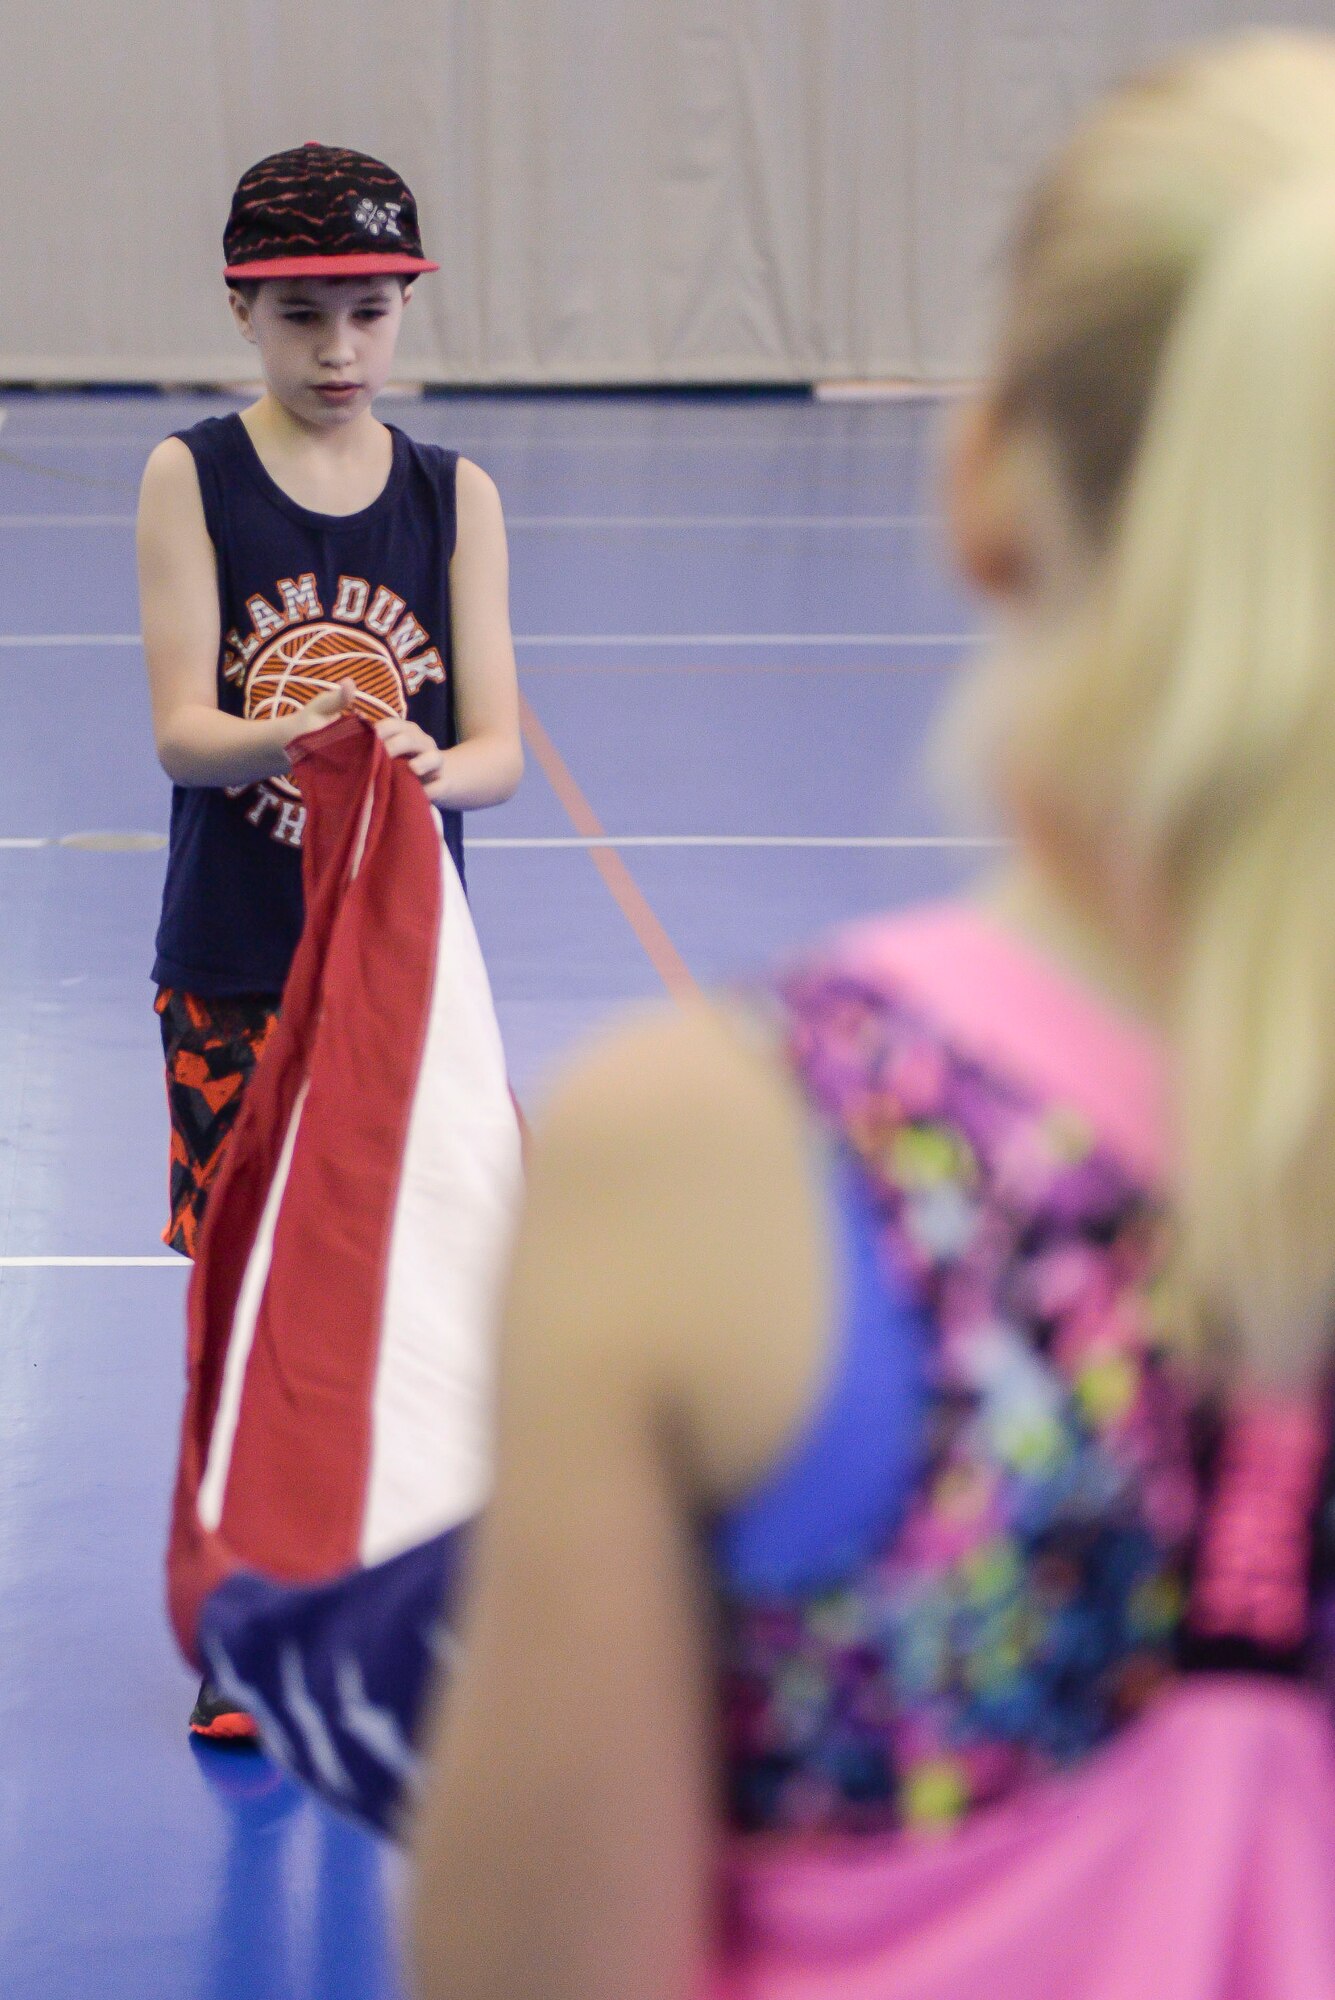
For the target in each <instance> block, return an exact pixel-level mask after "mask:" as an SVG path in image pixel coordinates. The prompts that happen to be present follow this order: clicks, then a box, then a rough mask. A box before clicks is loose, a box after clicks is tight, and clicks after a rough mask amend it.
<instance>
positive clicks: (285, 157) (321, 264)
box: [223, 140, 440, 279]
mask: <svg viewBox="0 0 1335 2000" xmlns="http://www.w3.org/2000/svg"><path fill="white" fill-rule="evenodd" d="M223 254H224V257H225V259H226V269H225V270H224V272H223V276H224V277H226V278H243V279H244V278H252V279H253V278H369V277H378V276H380V275H381V274H382V273H394V272H403V273H410V272H413V271H438V270H439V269H440V266H439V264H433V263H432V262H431V260H430V259H429V258H427V257H424V256H423V255H422V238H421V233H420V231H419V228H418V223H417V203H416V202H415V201H414V200H413V195H412V189H411V188H410V187H409V186H408V184H407V182H406V181H404V180H403V179H402V178H401V176H400V175H398V174H396V173H395V171H394V169H393V168H392V167H387V166H386V165H385V163H384V161H383V160H373V159H372V158H371V156H370V154H369V153H353V152H350V151H349V150H348V149H347V148H346V147H343V146H320V145H317V144H316V143H315V141H314V140H311V141H310V142H309V143H308V144H306V145H304V146H293V147H291V148H290V149H289V151H287V152H286V153H270V154H269V156H268V158H267V159H264V160H259V161H257V162H256V164H255V165H254V166H253V167H251V168H249V169H248V170H247V172H245V173H244V174H242V176H241V179H240V180H239V181H238V182H237V187H236V193H235V194H234V195H233V196H232V212H231V214H230V215H229V216H228V218H227V227H226V229H225V230H224V231H223Z"/></svg>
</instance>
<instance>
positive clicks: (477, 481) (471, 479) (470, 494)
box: [454, 458, 502, 522]
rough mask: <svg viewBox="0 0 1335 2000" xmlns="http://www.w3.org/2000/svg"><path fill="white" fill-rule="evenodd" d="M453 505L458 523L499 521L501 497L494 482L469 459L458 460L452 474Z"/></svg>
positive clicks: (487, 473) (488, 474)
mask: <svg viewBox="0 0 1335 2000" xmlns="http://www.w3.org/2000/svg"><path fill="white" fill-rule="evenodd" d="M454 504H455V507H456V509H457V510H458V515H459V519H460V521H461V522H462V521H464V520H465V519H467V520H469V521H500V519H501V517H502V514H501V496H500V490H499V488H498V487H497V485H496V481H495V480H494V479H493V478H492V476H491V474H490V473H489V472H484V471H483V470H482V467H481V466H480V465H475V464H474V463H473V460H472V459H471V458H460V460H459V463H458V465H457V466H456V467H455V473H454Z"/></svg>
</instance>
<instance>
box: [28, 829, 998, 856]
mask: <svg viewBox="0 0 1335 2000" xmlns="http://www.w3.org/2000/svg"><path fill="white" fill-rule="evenodd" d="M56 846H68V840H56V838H54V836H48V834H42V836H38V838H30V836H22V838H14V836H8V838H0V848H56ZM162 846H166V840H164V842H162ZM466 846H468V852H470V854H474V852H476V850H478V848H488V850H492V852H526V850H534V852H560V850H572V848H574V850H580V852H588V850H590V848H887V850H891V852H893V850H903V852H907V850H913V848H945V850H949V848H965V850H967V848H1003V846H1007V842H1005V840H1001V838H995V836H991V834H600V836H596V838H588V836H582V834H484V836H480V838H478V840H468V842H466ZM106 852H126V850H122V848H108V850H106ZM136 852H140V850H136ZM142 852H154V854H156V852H162V848H146V850H142Z"/></svg>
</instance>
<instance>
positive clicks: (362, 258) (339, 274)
mask: <svg viewBox="0 0 1335 2000" xmlns="http://www.w3.org/2000/svg"><path fill="white" fill-rule="evenodd" d="M439 269H440V265H439V264H433V263H432V262H431V260H430V259H429V258H427V257H406V256H404V254H403V252H402V251H396V250H357V251H351V252H349V254H348V255H347V256H344V257H267V258H265V259H264V260H263V261H262V262H260V263H258V264H228V265H227V267H226V268H225V270H224V271H223V276H224V278H388V277H408V276H409V275H411V274H412V273H414V272H418V271H438V270H439Z"/></svg>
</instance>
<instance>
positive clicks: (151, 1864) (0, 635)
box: [0, 394, 980, 2000]
mask: <svg viewBox="0 0 1335 2000" xmlns="http://www.w3.org/2000/svg"><path fill="white" fill-rule="evenodd" d="M225 407H229V405H228V404H226V403H225V402H223V401H221V400H219V399H206V398H203V397H189V398H185V397H172V398H159V397H148V396H145V397H140V396H96V397H93V396H89V397H79V396H69V397H66V396H56V395H40V396H35V395H18V394H15V395H10V396H7V397H0V410H2V411H3V418H2V419H0V422H2V427H0V606H2V607H3V608H2V609H0V940H2V942H0V1440H2V1443H0V1742H2V1743H3V1749H2V1750H0V1766H2V1768H3V1773H4V1779H3V1793H2V1804H0V1993H3V1994H4V1995H5V1996H7V2000H10V1997H11V1996H12V2000H316V1996H318V2000H382V1996H383V2000H391V1996H395V1995H398V1994H399V1992H400V1990H401V1989H400V1986H399V1983H398V1981H397V1977H396V1973H395V1969H394V1963H393V1950H392V1946H391V1943H390V1935H391V1932H392V1929H393V1924H392V1904H393V1901H394V1895H395V1888H394V1884H395V1878H396V1875H397V1872H398V1870H397V1863H396V1860H395V1857H394V1856H393V1855H392V1854H390V1853H388V1852H387V1851H386V1850H383V1849H381V1848H380V1847H379V1846H378V1845H377V1844H376V1843H375V1842H373V1841H371V1840H370V1839H368V1838H367V1837H365V1836H363V1835H361V1834H360V1833H358V1832H357V1831H356V1830H355V1829H353V1828H351V1827H349V1826H346V1825H344V1824H343V1823H341V1822H340V1821H338V1820H337V1819H335V1818H334V1817H333V1816H332V1815H331V1814H328V1813H326V1812H325V1811H323V1810H322V1809H321V1808H320V1807H318V1806H316V1805H314V1804H313V1803H311V1802H310V1801H309V1800H307V1799H305V1798H302V1797H300V1796H298V1795H297V1794H296V1792H295V1790H294V1789H293V1788H292V1787H291V1786H290V1785H289V1784H288V1783H287V1782H286V1781H285V1780H283V1779H281V1778H280V1777H279V1776H278V1775H277V1774H276V1773H275V1772H273V1771H272V1770H271V1769H270V1767H269V1766H268V1765H267V1764H266V1763H265V1762H264V1761H263V1760H262V1759H260V1758H257V1757H240V1758H238V1757H237V1756H235V1755H231V1756H229V1755H228V1754H227V1753H226V1752H213V1753H209V1752H207V1751H201V1752H198V1753H192V1750H191V1749H190V1747H189V1746H188V1744H187V1741H186V1735H185V1719H186V1714H187V1712H188V1709H189V1707H190V1703H191V1700H192V1698H193V1693H194V1686H193V1682H192V1679H191V1676H190V1675H189V1674H188V1672H187V1671H186V1669H185V1668H184V1667H183V1666H182V1665H181V1663H180V1661H179V1660H178V1659H177V1658H176V1656H175V1654H174V1652H173V1649H172V1645H171V1642H170V1639H169V1636H168V1633H167V1628H166V1624H165V1621H164V1618H163V1613H162V1607H161V1597H162V1592H161V1581H160V1579H161V1551H162V1541H163V1533H164V1524H165V1518H166V1508H167V1498H168V1491H169V1484H170V1479H171V1473H172V1466H173V1459H174V1453H175V1445H176V1426H177V1421H178V1411H179V1404H180V1394H181V1385H182V1373H183V1363H182V1308H183V1301H184V1295H185V1270H184V1266H179V1267H176V1268H173V1263H174V1260H171V1259H169V1258H168V1257H167V1256H166V1253H165V1252H163V1251H162V1249H161V1246H160V1244H159V1242H158V1230H159V1228H160V1226H161V1222H162V1217H163V1203H164V1196H165V1180H166V1118H165V1108H164V1102H163V1088H162V1078H161V1071H160V1066H159V1051H158V1042H157V1030H156V1023H155V1021H154V1018H153V1014H152V1009H151V999H152V993H151V988H150V986H149V983H148V977H147V974H148V967H149V964H150V961H151V958H152V938H153V931H154V926H155V922H156V914H157V901H158V896H159V891H160V886H161V879H162V867H163V854H162V851H161V847H160V846H158V845H154V844H151V843H141V844H140V845H139V846H137V847H135V846H127V845H125V844H124V843H123V842H121V843H116V844H109V845H98V844H96V843H94V844H92V845H80V844H68V843H69V841H70V837H71V836H73V837H74V841H75V842H76V843H78V841H79V838H80V836H87V835H128V834H140V835H160V834H161V833H162V831H163V830H164V829H165V826H166V822H167V808H168V785H167V781H166V780H165V778H164V777H163V776H162V774H161V773H160V771H159V770H158V768H157V765H156V762H155V760H154V756H153V748H152V742H151V737H150V733H149V723H148V706H147V701H146V697H145V690H144V676H143V667H142V663H141V659H140V655H139V651H138V646H137V642H136V638H135V633H136V627H137V611H136V604H135V585H134V556H133V533H132V527H133V519H132V517H133V510H134V504H135V494H136V488H137V483H138V476H139V472H140V469H141V467H142V464H143V461H144V458H145V456H146V455H147V452H148V451H149V449H150V448H151V446H152V445H153V444H154V443H155V442H156V441H157V440H158V439H159V438H160V437H163V436H165V435H166V434H167V433H168V432H169V431H171V430H173V429H176V428H178V427H180V426H182V425H185V424H188V423H191V422H193V421H194V420H195V419H196V418H197V417H199V416H202V415H205V414H207V413H209V412H210V411H217V410H219V409H222V408H225ZM385 414H386V415H387V416H389V417H390V418H391V419H392V420H393V421H396V422H399V423H400V424H402V425H403V427H404V428H405V429H407V430H409V431H410V432H412V433H413V434H414V435H416V436H419V437H422V438H427V439H432V440H435V441H438V442H441V443H448V444H452V445H455V446H457V447H458V448H459V449H460V450H462V451H464V452H465V453H466V454H467V455H469V456H470V457H473V458H476V459H477V460H478V461H479V462H480V463H481V464H482V465H484V466H485V467H486V468H487V469H488V471H490V472H491V473H492V474H493V476H494V477H495V478H496V480H497V482H498V484H499V486H500V489H501V493H502V497H503V499H504V501H505V505H506V512H507V516H508V519H509V523H510V536H511V558H512V566H513V610H514V628H515V632H516V635H517V638H518V641H519V644H518V652H519V659H520V670H521V678H522V682H523V686H524V690H525V693H526V696H527V699H528V702H529V704H530V705H531V708H532V711H533V713H534V715H535V716H536V718H537V720H538V722H539V723H540V724H541V726H542V730H543V731H544V732H545V734H546V736H547V737H548V738H549V739H550V741H551V744H552V745H553V746H554V749H555V751H556V753H557V755H558V756H559V758H560V760H562V762H563V764H564V767H565V774H566V777H567V779H568V780H572V781H573V784H574V786H575V787H577V788H578V790H579V791H580V792H582V794H583V797H584V800H585V801H587V807H588V809H589V810H590V812H591V814H592V815H593V816H594V818H596V821H597V822H598V823H599V824H600V825H601V827H602V828H603V829H604V830H605V832H606V835H607V836H608V837H609V839H611V840H614V841H617V842H622V841H624V842H625V843H626V844H625V845H624V846H620V847H619V848H618V850H617V851H618V852H619V854H620V858H621V860H622V861H623V862H624V864H625V865H626V867H627V868H628V869H629V871H630V874H631V876H632V877H633V878H634V881H635V883H636V884H637V885H638V888H639V890H640V892H641V893H642V895H643V897H644V898H645V899H646V900H647V903H648V905H649V907H650V909H651V910H652V912H653V913H654V915H655V916H656V917H657V919H658V920H659V922H660V923H661V925H662V927H663V929H664V930H665V931H666V933H667V936H668V938H669V939H670V940H671V942H672V944H673V945H674V946H675V948H676V951H677V952H678V953H679V954H680V956H681V958H682V959H683V960H684V961H685V964H686V966H687V967H688V968H689V969H690V971H691V973H693V974H694V975H695V977H696V978H698V979H699V980H701V981H704V982H709V981H716V980H720V979H726V978H729V977H732V976H735V975H737V974H739V973H745V972H746V971H747V970H748V969H749V968H753V967H756V966H758V965H760V964H762V963H763V962H764V961H765V960H766V959H767V958H769V957H770V956H771V955H772V954H774V953H775V952H778V951H781V950H782V949H783V948H784V947H785V946H787V945H789V944H791V943H792V942H793V941H795V940H797V939H799V938H801V937H803V936H804V935H807V934H809V933H811V932H812V931H815V930H818V929H819V928H820V927H821V926H823V925H825V924H828V923H830V922H831V921H834V920H838V919H840V918H843V917H846V916H849V915H852V914H855V913H857V912H860V911H865V910H870V909H874V908H876V907H880V906H886V905H891V904H896V903H901V902H907V901H910V900H913V899H916V898H919V897H922V896H930V895H934V894H938V893H940V892H942V891H943V890H947V889H950V888H952V887H954V886H955V885H956V884H958V883H959V882H961V881H962V880H964V879H966V877H967V876H968V874H970V873H971V872H972V871H973V870H974V869H976V867H977V865H978V863H979V860H980V855H979V853H978V852H977V851H976V850H974V849H971V848H969V847H968V846H967V845H960V844H958V843H954V844H952V843H951V841H950V840H949V838H948V834H947V830H946V829H945V828H944V827H943V824H942V817H941V814H940V812H939V811H938V810H937V808H936V807H935V806H934V803H933V800H932V797H931V793H930V790H929V788H928V786H927V785H926V784H925V782H924V781H923V779H922V778H921V776H920V774H919V762H920V752H921V750H922V747H923V744H924V740H925V737H926V735H927V732H928V730H929V726H930V724H931V721H932V718H933V716H934V715H935V713H936V712H937V709H938V706H939V704H940V701H941V698H942V696H943V694H944V692H945V691H946V689H947V688H948V686H949V684H950V680H951V669H952V666H953V664H954V663H955V662H956V661H957V660H958V659H959V657H960V655H961V654H962V653H963V652H964V651H965V650H966V647H967V635H968V634H969V633H970V631H971V629H972V627H973V616H972V612H971V609H970V607H969V606H968V604H967V603H966V602H965V601H963V599H962V598H961V595H960V593H959V591H958V590H957V589H955V588H954V587H952V585H951V583H950V582H949V580H948V578H947V577H946V575H945V573H944V569H943V563H942V559H941V551H940V546H939V529H938V525H937V524H936V522H935V521H934V519H933V515H934V511H935V504H936V495H935V489H934V477H933V465H934V446H935V439H936V434H937V430H938V426H939V421H940V412H939V409H938V408H937V407H936V406H933V405H931V404H927V403H885V404H871V405H843V404H820V403H813V402H808V401H806V400H804V399H799V398H791V397H770V398H767V397H756V398H751V397H739V398H737V399H719V398H714V397H701V398H699V399H680V398H662V399H656V398H653V397H643V398H623V397H616V398H606V399H605V398H599V397H592V396H590V397H578V398H563V397H556V398H552V397H530V398H519V397H514V398H510V397H505V398H494V399H479V398H473V397H461V398H454V399H450V398H432V399H429V400H425V401H409V400H405V401H403V402H401V403H393V404H387V405H386V407H385ZM565 790H566V796H567V799H568V798H569V795H570V793H569V783H567V784H566V787H565ZM585 838H587V823H586V835H585ZM580 841H581V836H580V834H579V833H578V832H577V830H576V826H575V824H574V823H573V822H572V819H571V817H570V814H569V812H568V811H567V809H566V806H564V805H563V804H562V803H561V800H560V798H558V796H557V793H556V792H555V791H554V790H553V789H552V786H551V784H550V783H549V782H548V779H547V777H546V776H544V773H543V771H542V769H541V768H540V767H539V764H538V761H537V759H536V758H534V757H530V761H529V771H528V776H527V778H526V781H525V784H524V786H523V788H522V790H521V792H520V794H519V796H518V797H517V798H516V799H515V801H514V802H513V803H512V804H510V805H509V806H506V807H504V808H502V809H500V810H498V811H495V812H491V813H486V814H479V815H477V816H476V817H475V818H474V819H473V820H472V822H471V837H470V840H469V856H470V858H469V880H470V889H471V894H472V899H473V905H474V911H475V915H476V919H477V925H478V929H479V932H480V935H481V938H482V944H483V949H484V951H485V953H486V957H487V962H488V965H489V967H490V970H491V977H492V983H493V986H494V989H495V994H496V1000H497V1007H498V1011H499V1014H500V1018H501V1025H502V1028H503V1030H504V1032H505V1036H506V1041H507V1046H508V1049H509V1054H510V1061H511V1067H512V1071H513V1074H514V1077H515V1081H516V1084H517V1086H518V1088H519V1091H520V1094H521V1096H523V1097H525V1098H527V1099H529V1100H530V1101H531V1100H532V1098H533V1097H534V1095H535V1094H536V1093H537V1092H538V1091H539V1089H540V1085H541V1080H542V1078H543V1076H544V1074H545V1073H547V1072H548V1071H549V1069H550V1066H551V1064H552V1063H553V1061H554V1060H555V1059H556V1058H557V1057H558V1056H559V1054H560V1052H561V1051H562V1050H563V1049H564V1048H565V1047H567V1046H568V1045H569V1044H570V1042H571V1041H572V1039H573V1038H575V1037H576V1036H578V1035H580V1034H582V1033H583V1032H585V1031H586V1030H587V1029H588V1028H589V1027H590V1026H591V1025H592V1024H593V1023H594V1022H596V1021H598V1020H599V1019H600V1018H602V1017H603V1016H604V1015H605V1014H606V1013H607V1012H608V1010H609V1009H612V1008H615V1007H616V1006H618V1005H620V1004H621V1003H623V1002H626V1001H633V1000H639V999H643V998H645V997H648V996H652V995H654V994H656V993H660V992H661V991H662V987H661V982H660V979H659V976H658V974H657V973H656V972H655V970H654V967H653V965H652V964H651V962H650V959H649V957H648V956H646V953H645V950H644V949H643V947H642V945H641V943H640V941H639V939H638V937H637V935H636V933H635V931H634V930H633V929H632V928H631V926H630V924H629V923H628V921H627V919H626V917H625V916H624V915H623V913H622V909H621V907H620V906H619V905H618V903H617V902H616V901H614V900H613V898H612V896H611V895H610V894H609V892H608V888H607V886H606V884H605V882H604V880H603V878H602V876H601V875H600V873H599V872H598V870H597V869H596V868H595V866H594V865H593V858H592V857H591V855H590V853H589V852H588V851H585V850H584V848H582V846H581V844H580ZM837 843H845V844H837ZM136 1259H139V1260H144V1261H142V1262H139V1263H136V1262H135V1261H133V1260H136ZM68 1260H88V1261H87V1262H79V1261H74V1262H70V1261H68ZM118 1260H119V1261H118Z"/></svg>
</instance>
